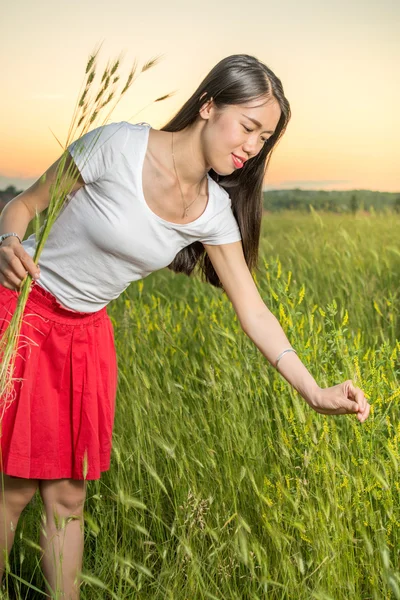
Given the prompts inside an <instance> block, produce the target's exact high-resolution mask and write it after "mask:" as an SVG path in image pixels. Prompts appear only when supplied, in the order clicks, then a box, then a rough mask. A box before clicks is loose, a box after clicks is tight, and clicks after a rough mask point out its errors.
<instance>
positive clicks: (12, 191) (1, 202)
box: [0, 185, 23, 212]
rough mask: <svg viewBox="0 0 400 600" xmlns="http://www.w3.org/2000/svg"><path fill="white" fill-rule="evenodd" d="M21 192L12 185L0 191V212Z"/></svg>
mask: <svg viewBox="0 0 400 600" xmlns="http://www.w3.org/2000/svg"><path fill="white" fill-rule="evenodd" d="M22 191H23V190H17V188H16V187H15V186H13V185H9V186H8V187H7V188H6V189H5V190H0V212H1V211H2V210H3V208H4V207H5V205H6V204H7V202H10V200H12V199H13V198H15V196H18V194H20V193H21V192H22Z"/></svg>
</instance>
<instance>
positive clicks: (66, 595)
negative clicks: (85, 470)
mask: <svg viewBox="0 0 400 600" xmlns="http://www.w3.org/2000/svg"><path fill="white" fill-rule="evenodd" d="M39 489H40V494H41V496H42V499H43V502H44V506H45V514H44V517H43V520H44V523H43V528H42V531H41V535H40V542H41V546H42V548H43V559H42V561H43V574H44V576H45V578H46V580H47V583H48V585H49V586H50V591H51V592H52V593H53V594H56V597H59V596H57V594H60V598H63V600H64V599H65V600H77V599H78V598H79V582H78V581H77V575H78V573H79V571H81V569H82V554H83V507H84V503H85V496H86V482H85V481H83V480H77V479H57V480H52V481H45V480H41V481H40V484H39Z"/></svg>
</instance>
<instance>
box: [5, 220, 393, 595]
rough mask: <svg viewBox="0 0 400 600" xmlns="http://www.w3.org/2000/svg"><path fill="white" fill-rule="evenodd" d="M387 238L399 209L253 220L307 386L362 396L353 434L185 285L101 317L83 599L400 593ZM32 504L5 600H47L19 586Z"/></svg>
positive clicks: (29, 569)
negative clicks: (106, 456) (105, 336)
mask: <svg viewBox="0 0 400 600" xmlns="http://www.w3.org/2000/svg"><path fill="white" fill-rule="evenodd" d="M399 233H400V217H399V216H398V215H397V216H396V215H393V216H388V215H386V216H379V215H375V216H372V217H371V216H370V217H364V216H363V217H361V216H360V217H357V216H355V217H354V216H349V215H332V214H331V215H323V214H322V215H321V214H320V213H318V214H315V213H311V214H310V215H298V214H296V213H293V212H290V213H286V214H274V215H269V216H267V217H266V218H265V219H264V228H263V240H262V253H261V259H260V265H259V267H260V268H259V271H258V273H257V275H256V279H257V282H258V285H259V289H260V293H261V295H262V297H263V299H264V300H265V302H266V304H267V305H268V306H269V307H270V309H271V310H272V311H273V312H274V314H275V315H276V316H277V317H279V318H280V321H281V323H282V326H283V327H284V329H285V331H286V332H287V334H288V336H289V339H290V340H291V342H292V344H293V346H294V347H295V348H296V349H297V351H298V354H299V356H300V357H301V359H302V360H303V362H304V363H305V364H306V365H307V366H308V368H309V369H310V370H311V372H312V373H313V375H314V376H315V378H316V379H317V381H318V383H319V384H320V385H321V386H329V385H334V384H336V383H339V382H341V381H344V380H345V379H347V378H352V379H353V380H354V381H355V382H356V383H357V385H359V386H361V387H362V388H363V389H364V391H365V393H366V395H367V396H368V398H369V399H370V402H371V404H372V413H371V415H370V417H369V419H368V420H367V421H366V422H365V423H364V424H363V425H361V424H360V423H359V422H358V421H357V419H356V417H355V416H343V417H325V416H322V415H319V414H317V413H315V412H313V411H312V410H311V409H310V408H309V407H308V405H307V404H306V403H305V402H304V400H303V399H302V398H301V397H299V396H298V395H297V394H296V393H295V392H293V391H292V390H291V388H290V387H289V385H288V384H287V383H286V382H285V381H284V380H283V379H282V378H281V377H280V376H279V375H278V374H277V373H276V372H275V371H274V369H273V368H272V367H271V366H270V365H269V364H268V363H267V361H266V360H265V359H264V357H263V356H262V355H261V354H260V353H259V352H258V350H257V349H256V348H255V347H254V346H253V344H252V343H251V342H250V340H249V339H248V338H247V337H246V336H245V335H244V334H243V333H242V331H241V330H240V328H239V325H238V322H237V319H236V318H235V315H234V312H233V310H232V308H231V306H230V304H229V301H228V300H227V298H226V297H225V296H224V295H223V294H222V293H221V292H220V291H219V290H216V289H214V288H212V287H211V286H208V285H206V284H204V283H201V282H200V281H199V280H198V279H188V278H187V277H185V276H177V275H174V274H173V273H171V272H169V271H162V272H160V273H156V274H154V275H152V276H151V277H149V278H148V279H146V280H144V282H141V283H139V284H136V285H133V286H131V287H130V289H129V290H128V291H127V292H126V293H125V294H123V295H122V296H121V297H120V298H119V300H118V301H117V302H115V303H114V304H113V305H111V306H110V311H109V312H110V315H111V317H112V319H113V322H114V326H115V333H116V343H117V351H118V356H119V369H120V380H119V392H118V398H117V412H116V422H115V435H114V450H113V458H112V468H111V470H110V471H109V472H107V473H105V474H104V475H103V477H102V479H101V480H100V481H97V482H90V484H89V487H88V500H87V504H86V529H85V531H86V553H85V561H84V572H85V575H84V583H83V585H82V598H84V599H87V600H95V599H111V598H113V599H121V600H122V599H123V600H125V599H132V600H133V599H135V600H136V599H138V600H142V599H143V600H150V599H151V600H202V599H214V600H215V599H218V600H223V599H232V600H233V599H235V600H242V599H251V600H257V599H268V600H289V599H290V600H311V599H313V600H314V599H315V600H369V599H371V600H372V599H373V600H386V599H389V598H390V599H392V598H393V599H397V600H399V599H400V498H399V492H400V484H399V481H400V480H399V463H400V452H399V440H400V422H399V415H400V408H399V404H400V388H399V380H400V376H399V375H400V373H399V369H400V365H399V356H400V235H399ZM40 508H41V507H40V500H39V498H37V499H36V498H35V499H34V501H33V503H32V504H31V505H30V506H29V507H28V509H27V510H26V512H25V513H24V517H23V518H22V519H21V520H20V523H19V526H18V531H17V534H16V544H15V545H14V550H13V552H12V555H11V569H12V573H13V574H14V576H13V575H11V574H9V575H8V580H7V583H8V587H9V590H11V591H10V592H9V593H10V598H12V599H14V598H29V599H30V598H35V599H36V598H43V597H44V595H41V594H39V593H38V592H34V591H33V589H32V588H29V587H28V586H27V584H23V583H21V580H24V581H26V582H27V583H28V584H29V585H31V586H35V587H38V588H42V587H43V583H42V579H41V574H40V568H39V567H38V559H39V551H38V549H37V547H35V544H36V543H37V540H38V537H39V527H40V520H39V515H40ZM15 576H16V577H15ZM17 578H18V579H17Z"/></svg>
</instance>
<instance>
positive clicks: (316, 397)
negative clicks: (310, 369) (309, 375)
mask: <svg viewBox="0 0 400 600" xmlns="http://www.w3.org/2000/svg"><path fill="white" fill-rule="evenodd" d="M300 393H301V395H302V396H303V398H304V400H305V401H306V402H307V404H308V405H309V406H310V407H311V408H314V409H315V408H316V407H317V406H319V404H320V399H321V393H322V388H320V387H319V385H317V384H316V383H315V385H313V386H312V387H311V388H310V389H307V390H304V391H303V392H300Z"/></svg>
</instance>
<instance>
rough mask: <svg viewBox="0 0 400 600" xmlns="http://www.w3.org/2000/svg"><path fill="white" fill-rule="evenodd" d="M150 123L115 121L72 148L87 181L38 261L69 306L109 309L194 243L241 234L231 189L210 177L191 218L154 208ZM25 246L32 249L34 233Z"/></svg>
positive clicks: (44, 282)
mask: <svg viewBox="0 0 400 600" xmlns="http://www.w3.org/2000/svg"><path fill="white" fill-rule="evenodd" d="M150 129H151V127H150V126H149V125H147V124H140V125H132V124H131V123H127V122H124V121H122V122H121V123H112V124H110V125H105V126H103V127H98V128H97V129H94V130H93V131H90V132H89V133H87V134H85V135H84V136H83V137H81V138H80V139H79V140H77V141H76V142H73V143H72V144H71V146H70V147H69V152H70V154H71V155H72V157H73V158H74V161H75V163H76V165H77V167H78V169H79V171H80V173H81V175H82V178H83V180H84V181H85V185H84V186H83V187H81V188H80V189H79V190H78V191H77V192H75V193H74V194H71V195H70V196H69V197H68V198H67V199H66V203H65V206H64V207H63V209H62V211H61V214H60V215H59V217H58V218H57V220H56V221H55V223H54V225H53V227H52V229H51V232H50V235H49V237H48V239H47V242H46V244H45V247H44V249H43V251H42V254H41V257H40V260H39V264H40V270H41V277H40V280H39V284H40V286H41V287H43V288H44V289H45V290H47V291H48V292H50V293H51V294H53V295H54V296H55V297H56V298H57V300H58V301H59V302H60V303H61V304H62V305H64V306H65V307H67V308H69V309H72V310H75V311H81V312H94V311H97V310H99V309H101V308H103V307H104V306H106V305H107V304H108V303H109V302H110V301H111V300H113V299H114V298H117V297H118V296H119V295H120V294H121V292H123V290H125V289H126V288H127V287H128V285H129V284H130V283H131V282H132V281H135V280H138V279H142V278H144V277H146V276H147V275H149V274H150V273H152V272H153V271H157V270H158V269H162V268H163V267H166V266H168V265H169V264H170V263H171V262H172V261H173V259H174V258H175V256H176V255H177V253H178V252H179V251H180V250H181V249H182V248H184V247H185V246H188V245H189V244H191V243H192V242H195V241H201V242H204V243H205V244H215V245H218V244H228V243H231V242H237V241H239V240H240V239H241V236H240V231H239V227H238V224H237V222H236V219H235V217H234V215H233V212H232V208H231V200H230V198H229V195H228V194H227V193H226V191H225V190H223V189H222V188H221V187H220V186H219V185H218V184H217V183H216V182H215V181H214V180H213V179H212V178H211V177H209V176H208V189H209V199H208V204H207V206H206V208H205V210H204V212H203V213H202V215H201V216H200V217H199V218H198V219H196V220H195V221H193V222H192V223H189V224H184V225H182V224H176V223H171V222H169V221H166V220H164V219H162V218H161V217H159V216H158V215H156V214H155V213H154V212H153V211H152V210H151V209H150V207H149V206H148V205H147V203H146V201H145V198H144V195H143V186H142V170H143V162H144V157H145V153H146V149H147V144H148V138H149V131H150ZM23 245H24V247H25V250H26V251H27V252H28V253H29V254H30V255H31V256H33V254H34V250H35V237H34V235H32V236H30V237H29V238H28V239H27V240H26V241H24V242H23Z"/></svg>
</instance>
